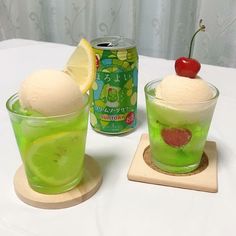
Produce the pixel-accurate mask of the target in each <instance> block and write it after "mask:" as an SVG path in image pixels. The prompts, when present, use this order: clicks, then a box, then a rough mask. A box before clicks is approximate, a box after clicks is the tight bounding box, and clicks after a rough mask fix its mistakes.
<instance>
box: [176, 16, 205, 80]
mask: <svg viewBox="0 0 236 236" xmlns="http://www.w3.org/2000/svg"><path fill="white" fill-rule="evenodd" d="M205 30H206V26H205V25H203V24H202V19H201V20H200V21H199V29H198V30H197V31H196V32H195V33H194V35H193V37H192V39H191V42H190V47H189V54H188V57H180V58H178V59H177V60H176V61H175V71H176V73H177V75H180V76H185V77H189V78H195V77H196V75H197V73H198V72H199V70H200V68H201V65H200V63H199V62H198V61H197V60H195V59H193V58H191V55H192V46H193V41H194V38H195V36H196V35H197V34H198V33H199V32H200V31H203V32H204V31H205Z"/></svg>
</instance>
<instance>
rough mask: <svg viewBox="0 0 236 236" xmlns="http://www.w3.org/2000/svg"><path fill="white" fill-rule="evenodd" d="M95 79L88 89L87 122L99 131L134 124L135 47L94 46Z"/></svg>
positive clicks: (116, 130) (120, 130) (126, 128)
mask: <svg viewBox="0 0 236 236" xmlns="http://www.w3.org/2000/svg"><path fill="white" fill-rule="evenodd" d="M94 50H95V53H96V59H97V75H96V81H95V82H94V84H93V87H92V89H91V91H90V95H91V96H92V105H91V109H90V123H91V125H92V127H93V128H94V129H95V130H97V131H100V132H103V133H110V134H116V133H124V132H127V131H129V130H131V129H133V128H135V126H136V116H137V85H138V55H137V50H136V48H129V49H122V50H120V49H119V50H101V49H97V48H95V49H94Z"/></svg>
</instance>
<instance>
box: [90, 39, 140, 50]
mask: <svg viewBox="0 0 236 236" xmlns="http://www.w3.org/2000/svg"><path fill="white" fill-rule="evenodd" d="M91 45H92V46H93V48H97V49H103V50H118V49H128V48H134V47H135V46H136V45H135V42H134V41H133V40H131V39H128V38H124V37H122V36H106V37H103V38H97V39H94V40H92V41H91Z"/></svg>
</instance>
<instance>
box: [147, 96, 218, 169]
mask: <svg viewBox="0 0 236 236" xmlns="http://www.w3.org/2000/svg"><path fill="white" fill-rule="evenodd" d="M146 102H147V113H148V115H147V117H148V128H149V138H150V147H151V155H152V160H153V162H154V164H156V165H157V166H158V167H159V168H160V169H162V170H164V171H167V172H172V173H187V172H190V171H193V170H194V169H196V168H197V167H198V166H199V163H200V161H201V157H202V154H203V149H204V145H205V141H206V137H207V133H208V129H209V126H210V122H211V117H212V113H213V109H212V108H211V110H212V112H209V115H207V116H205V117H204V118H202V119H199V120H197V121H196V120H195V121H191V120H188V119H185V118H184V115H183V114H180V113H178V112H177V111H173V110H171V109H169V108H163V107H162V108H161V107H160V106H158V105H157V104H155V103H154V102H153V101H150V100H148V99H147V101H146ZM203 112H204V111H203ZM166 128H167V129H168V128H174V129H175V128H176V129H182V130H188V131H189V132H190V134H191V138H190V140H189V142H188V143H187V144H184V145H183V146H179V147H176V146H171V145H169V144H168V143H166V142H165V140H164V138H163V136H162V132H163V130H164V129H166Z"/></svg>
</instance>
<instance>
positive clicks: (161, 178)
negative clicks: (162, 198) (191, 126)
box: [128, 134, 218, 193]
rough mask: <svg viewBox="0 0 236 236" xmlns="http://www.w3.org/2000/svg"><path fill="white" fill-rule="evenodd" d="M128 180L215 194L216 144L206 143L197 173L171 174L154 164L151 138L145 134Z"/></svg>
mask: <svg viewBox="0 0 236 236" xmlns="http://www.w3.org/2000/svg"><path fill="white" fill-rule="evenodd" d="M128 179H129V180H133V181H139V182H144V183H150V184H159V185H165V186H172V187H179V188H186V189H192V190H199V191H205V192H212V193H215V192H217V191H218V183H217V150H216V143H215V142H211V141H207V142H206V145H205V148H204V154H203V157H202V160H201V163H200V165H199V167H198V168H197V169H196V170H195V171H193V172H190V173H186V174H170V173H167V172H164V171H162V170H160V169H159V168H158V167H156V166H155V165H154V164H153V163H152V160H151V153H150V147H149V138H148V135H147V134H143V135H142V136H141V139H140V143H139V145H138V148H137V150H136V153H135V156H134V158H133V161H132V163H131V166H130V168H129V171H128Z"/></svg>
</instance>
